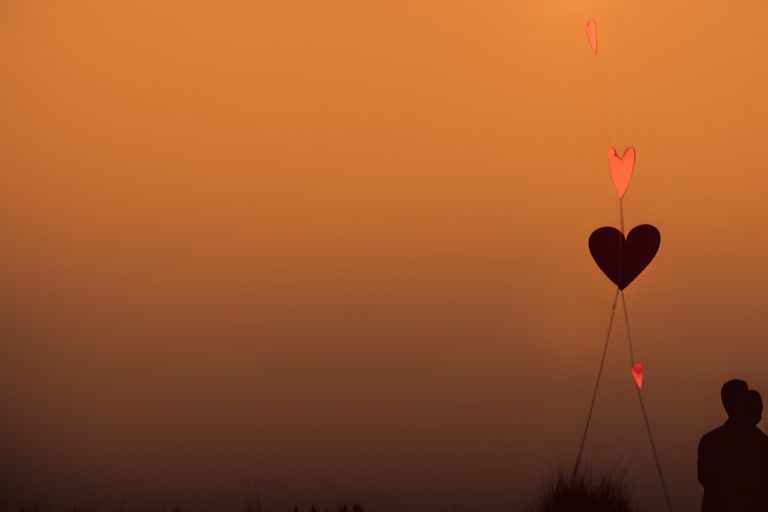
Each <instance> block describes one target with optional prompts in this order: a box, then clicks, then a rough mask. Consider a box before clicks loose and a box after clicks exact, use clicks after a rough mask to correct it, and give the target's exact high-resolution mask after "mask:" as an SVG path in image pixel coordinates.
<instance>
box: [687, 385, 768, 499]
mask: <svg viewBox="0 0 768 512" xmlns="http://www.w3.org/2000/svg"><path fill="white" fill-rule="evenodd" d="M720 397H721V399H722V402H723V407H724V408H725V411H726V412H727V413H728V420H727V421H726V422H725V423H723V424H722V425H721V426H719V427H717V428H716V429H714V430H711V431H710V432H708V433H706V434H705V435H704V436H703V437H702V438H701V441H700V442H699V449H698V476H699V482H700V483H701V484H702V485H703V486H704V498H703V499H702V504H701V510H702V512H737V511H739V512H751V511H758V510H759V511H765V510H766V506H767V505H768V499H767V498H768V494H767V493H766V486H767V485H768V436H766V435H765V434H764V433H763V432H762V431H761V430H760V429H759V428H757V426H756V425H757V424H758V423H759V422H760V419H761V417H762V411H763V403H762V399H761V397H760V393H758V392H757V391H754V390H750V389H749V388H748V387H747V383H746V382H744V381H742V380H738V379H734V380H730V381H728V382H726V383H725V384H724V385H723V387H722V388H721V390H720Z"/></svg>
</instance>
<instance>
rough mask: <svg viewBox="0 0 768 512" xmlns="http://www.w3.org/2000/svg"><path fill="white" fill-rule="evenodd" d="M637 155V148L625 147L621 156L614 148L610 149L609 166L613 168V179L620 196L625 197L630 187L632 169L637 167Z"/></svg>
mask: <svg viewBox="0 0 768 512" xmlns="http://www.w3.org/2000/svg"><path fill="white" fill-rule="evenodd" d="M635 156H636V152H635V148H627V149H625V150H624V154H623V155H622V156H619V155H618V154H617V153H616V150H615V149H614V148H611V149H609V150H608V167H609V168H610V169H611V179H612V180H613V186H614V187H616V192H618V194H619V198H622V197H624V193H625V192H626V191H627V187H629V182H630V180H631V179H632V171H633V170H634V169H635Z"/></svg>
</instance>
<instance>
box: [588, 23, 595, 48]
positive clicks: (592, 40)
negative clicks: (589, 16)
mask: <svg viewBox="0 0 768 512" xmlns="http://www.w3.org/2000/svg"><path fill="white" fill-rule="evenodd" d="M587 41H589V47H590V48H592V51H593V52H594V53H595V54H597V23H596V22H595V20H589V21H588V22H587Z"/></svg>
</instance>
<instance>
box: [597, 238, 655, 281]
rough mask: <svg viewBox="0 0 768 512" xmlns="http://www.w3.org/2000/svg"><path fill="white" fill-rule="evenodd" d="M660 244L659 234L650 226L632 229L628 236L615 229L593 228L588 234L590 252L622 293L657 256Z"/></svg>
mask: <svg viewBox="0 0 768 512" xmlns="http://www.w3.org/2000/svg"><path fill="white" fill-rule="evenodd" d="M660 243H661V233H659V230H658V229H656V228H655V227H653V226H651V225H650V224H640V225H639V226H635V227H634V228H632V230H631V231H630V232H629V234H628V235H627V238H626V240H625V239H624V235H623V234H622V233H621V231H619V230H618V229H616V228H610V227H604V228H599V229H596V230H595V231H594V232H593V233H592V234H591V235H589V252H590V253H592V258H593V259H594V260H595V263H597V266H598V267H600V270H602V271H603V273H605V275H606V276H608V279H610V280H611V281H613V282H614V283H616V286H618V287H619V289H620V290H623V289H624V288H626V287H627V286H629V283H631V282H632V281H634V280H635V278H636V277H637V276H639V275H640V272H642V271H643V269H645V267H647V266H648V264H649V263H650V262H651V261H652V260H653V257H654V256H656V252H657V251H658V250H659V244H660Z"/></svg>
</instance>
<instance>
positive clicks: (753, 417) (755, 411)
mask: <svg viewBox="0 0 768 512" xmlns="http://www.w3.org/2000/svg"><path fill="white" fill-rule="evenodd" d="M745 406H746V407H745V415H746V418H745V420H746V421H748V422H749V424H750V425H755V426H757V424H758V423H760V420H762V419H763V398H762V397H761V396H760V393H759V392H758V391H756V390H754V389H750V390H749V391H747V399H746V403H745Z"/></svg>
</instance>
